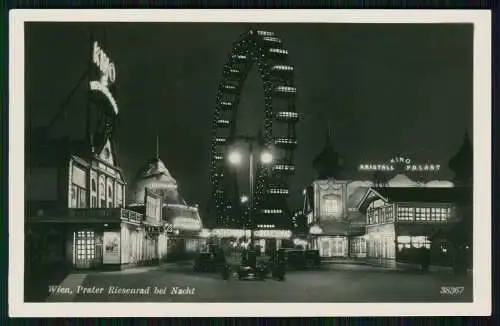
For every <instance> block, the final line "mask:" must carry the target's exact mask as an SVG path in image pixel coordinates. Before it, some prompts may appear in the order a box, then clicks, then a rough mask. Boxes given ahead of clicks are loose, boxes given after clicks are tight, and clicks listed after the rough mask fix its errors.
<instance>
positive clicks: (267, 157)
mask: <svg viewBox="0 0 500 326" xmlns="http://www.w3.org/2000/svg"><path fill="white" fill-rule="evenodd" d="M245 140H246V141H247V142H248V144H249V154H250V168H249V184H250V196H249V197H247V196H242V197H241V199H240V200H241V202H242V203H246V202H248V219H249V221H250V243H251V245H252V247H253V244H254V238H253V237H254V234H253V229H254V223H253V222H254V221H253V216H252V213H253V205H254V171H253V154H254V153H253V142H254V141H255V139H254V138H250V137H248V138H245ZM228 158H229V162H230V163H231V164H233V165H239V164H240V163H241V154H240V153H239V152H237V151H232V152H230V153H229V156H228ZM272 161H273V155H272V154H271V152H270V151H268V150H263V151H262V152H261V153H260V162H261V163H262V164H266V165H267V164H270V163H272Z"/></svg>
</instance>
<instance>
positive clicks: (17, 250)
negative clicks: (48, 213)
mask: <svg viewBox="0 0 500 326" xmlns="http://www.w3.org/2000/svg"><path fill="white" fill-rule="evenodd" d="M9 18H10V19H9V28H10V30H9V41H10V42H9V44H10V48H9V60H10V64H9V178H8V180H9V200H8V204H9V257H10V260H9V314H10V316H12V317H109V316H121V317H153V316H158V317H174V316H179V317H181V316H186V317H198V316H419V315H423V316H474V315H489V314H491V216H492V215H491V128H490V127H491V13H490V11H489V10H227V9H226V10H114V9H113V10H102V9H97V10H95V9H92V10H83V9H57V10H49V9H47V10H45V9H42V10H38V9H25V10H21V9H18V10H11V11H10V17H9ZM30 21H45V22H51V21H52V22H56V21H58V22H76V21H80V22H86V21H88V22H111V21H112V22H262V23H268V22H275V23H278V22H281V23H285V22H296V23H423V24H425V23H472V24H474V90H473V92H474V101H473V103H474V125H473V128H474V130H473V133H474V134H473V143H474V144H473V148H474V230H473V232H474V246H473V247H474V253H473V264H474V266H475V270H474V273H473V286H474V289H473V290H474V295H473V298H474V301H473V302H472V303H167V304H166V303H147V304H144V303H25V302H24V300H23V293H24V281H23V279H24V260H23V259H22V257H23V255H24V137H25V129H24V107H25V103H24V102H25V92H24V85H25V83H24V78H25V75H24V63H25V62H24V55H25V53H24V42H25V39H24V23H25V22H30Z"/></svg>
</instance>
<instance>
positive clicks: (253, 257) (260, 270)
mask: <svg viewBox="0 0 500 326" xmlns="http://www.w3.org/2000/svg"><path fill="white" fill-rule="evenodd" d="M237 274H238V279H239V280H263V279H264V278H265V277H266V275H267V274H268V270H267V264H265V263H264V262H260V263H258V262H257V253H256V251H255V250H247V251H245V252H244V253H243V255H242V260H241V264H240V265H239V266H238V272H237Z"/></svg>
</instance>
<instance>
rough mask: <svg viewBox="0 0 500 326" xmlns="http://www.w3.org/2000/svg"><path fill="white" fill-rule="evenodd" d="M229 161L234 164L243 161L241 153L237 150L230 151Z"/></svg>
mask: <svg viewBox="0 0 500 326" xmlns="http://www.w3.org/2000/svg"><path fill="white" fill-rule="evenodd" d="M229 162H231V164H233V165H239V164H240V163H241V154H240V153H239V152H237V151H233V152H231V153H229Z"/></svg>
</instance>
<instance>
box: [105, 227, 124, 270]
mask: <svg viewBox="0 0 500 326" xmlns="http://www.w3.org/2000/svg"><path fill="white" fill-rule="evenodd" d="M103 243H104V252H103V255H102V263H103V264H119V263H120V232H104V235H103Z"/></svg>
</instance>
